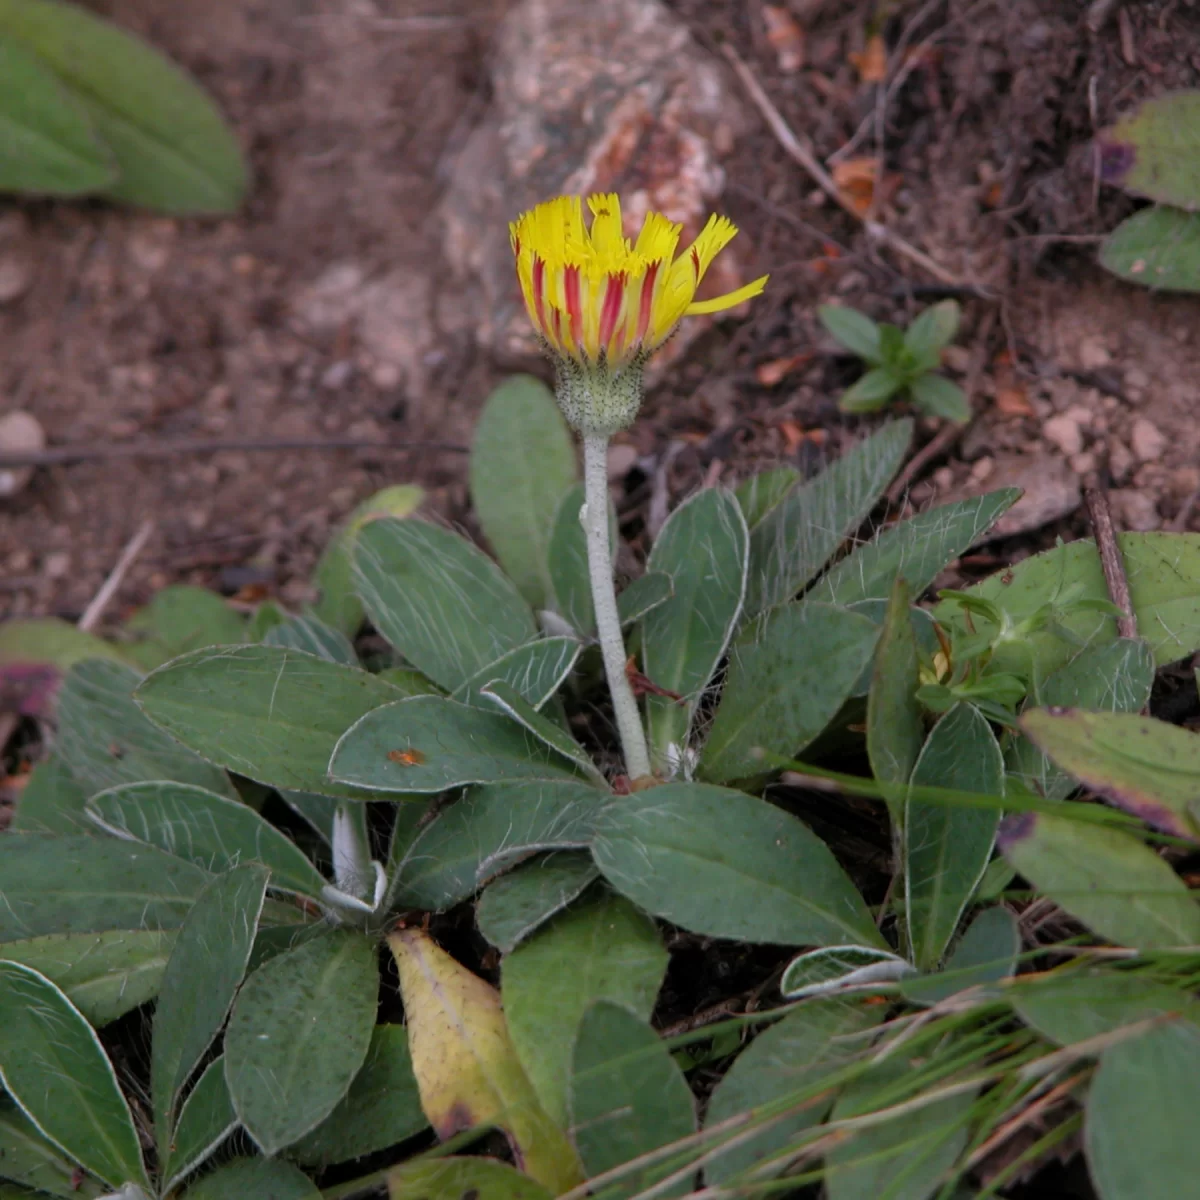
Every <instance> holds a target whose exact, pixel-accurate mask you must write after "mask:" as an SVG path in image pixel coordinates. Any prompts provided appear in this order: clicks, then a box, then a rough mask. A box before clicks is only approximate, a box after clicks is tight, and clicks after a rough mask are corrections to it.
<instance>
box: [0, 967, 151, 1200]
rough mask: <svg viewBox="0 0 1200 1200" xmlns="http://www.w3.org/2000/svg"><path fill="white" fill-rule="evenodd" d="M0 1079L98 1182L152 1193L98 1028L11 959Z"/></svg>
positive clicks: (0, 1001) (0, 1016)
mask: <svg viewBox="0 0 1200 1200" xmlns="http://www.w3.org/2000/svg"><path fill="white" fill-rule="evenodd" d="M0 1082H3V1084H4V1087H5V1090H6V1091H7V1092H8V1094H9V1095H10V1096H11V1097H12V1098H13V1100H15V1101H16V1103H17V1105H18V1106H19V1107H20V1108H21V1111H22V1112H24V1114H25V1115H26V1116H27V1117H28V1118H29V1119H30V1120H31V1121H32V1122H33V1123H34V1125H36V1126H37V1128H38V1131H39V1132H40V1133H41V1134H42V1135H43V1136H44V1137H46V1138H48V1139H49V1140H50V1141H51V1142H53V1143H54V1144H55V1145H56V1146H58V1147H59V1148H60V1149H61V1150H62V1151H64V1153H66V1154H68V1155H70V1156H71V1158H73V1159H74V1160H75V1161H76V1162H77V1163H79V1164H80V1165H81V1166H83V1167H84V1168H85V1169H86V1170H88V1171H90V1172H91V1173H92V1174H93V1175H95V1176H96V1177H97V1178H98V1179H103V1180H104V1182H105V1183H108V1184H110V1185H111V1186H112V1187H113V1188H114V1189H116V1188H120V1187H122V1186H123V1185H124V1184H126V1183H137V1184H140V1185H141V1186H142V1187H143V1188H147V1189H148V1188H149V1186H150V1184H149V1180H148V1179H147V1177H146V1168H145V1167H144V1166H143V1165H142V1152H141V1147H140V1146H139V1145H138V1136H137V1130H136V1129H135V1128H134V1125H133V1116H132V1114H131V1113H130V1111H129V1105H128V1104H126V1102H125V1097H124V1096H123V1095H121V1089H120V1087H119V1086H118V1084H117V1077H116V1074H115V1072H114V1071H113V1069H112V1064H111V1063H110V1062H109V1061H108V1055H106V1054H105V1053H104V1047H103V1046H101V1045H100V1041H99V1039H98V1038H97V1037H96V1034H95V1032H94V1031H93V1030H92V1027H91V1026H90V1025H89V1024H88V1023H87V1021H86V1020H84V1017H83V1014H82V1013H81V1012H80V1011H79V1010H78V1009H77V1008H76V1007H75V1006H74V1005H73V1004H72V1003H71V1002H70V1000H68V999H67V998H66V996H64V995H63V993H62V992H61V991H59V989H58V988H56V987H55V986H54V984H52V983H51V982H50V980H48V979H47V978H46V977H45V976H44V975H39V974H38V973H37V972H36V971H34V970H31V969H30V968H29V967H23V966H21V965H19V964H18V963H11V962H0Z"/></svg>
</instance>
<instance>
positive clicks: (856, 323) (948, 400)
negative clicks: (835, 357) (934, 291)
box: [817, 300, 971, 422]
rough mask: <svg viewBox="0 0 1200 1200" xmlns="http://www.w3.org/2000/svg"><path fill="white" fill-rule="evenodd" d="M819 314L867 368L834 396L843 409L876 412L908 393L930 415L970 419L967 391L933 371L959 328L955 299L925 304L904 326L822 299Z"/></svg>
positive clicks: (834, 334) (824, 323) (916, 404)
mask: <svg viewBox="0 0 1200 1200" xmlns="http://www.w3.org/2000/svg"><path fill="white" fill-rule="evenodd" d="M817 315H818V316H819V317H820V318H821V324H822V325H824V326H825V328H826V329H827V330H828V331H829V332H830V333H831V334H832V335H833V336H834V337H835V338H836V339H837V340H838V341H839V342H840V343H841V344H842V345H843V346H845V347H846V349H847V350H849V351H850V352H851V353H852V354H857V355H858V357H859V358H861V359H862V360H863V361H864V362H866V363H867V365H868V366H869V367H870V370H868V371H867V373H866V374H865V375H864V376H863V377H862V378H861V379H860V380H859V381H858V382H857V383H856V384H854V386H853V387H851V388H849V389H848V390H847V391H846V392H845V393H844V394H843V395H842V398H841V400H839V401H838V407H839V408H841V410H842V411H843V412H860V413H861V412H876V411H878V410H879V409H881V408H883V407H884V405H886V404H887V403H888V401H889V400H891V399H892V398H893V397H894V396H898V395H901V394H907V396H908V398H909V399H910V400H911V401H912V403H913V405H914V407H916V408H917V409H919V410H920V411H921V412H923V413H926V414H928V415H929V416H931V417H945V418H946V420H948V421H958V422H965V421H967V420H969V419H970V416H971V405H970V402H969V401H968V400H967V397H966V393H964V392H963V390H962V388H960V387H959V386H958V384H956V383H952V382H951V381H950V380H949V379H947V378H946V377H945V376H944V375H938V374H937V373H936V368H937V367H939V366H940V365H941V361H942V350H943V349H944V348H945V347H946V346H948V345H949V344H950V342H951V341H952V340H953V339H954V335H955V333H957V332H958V320H959V310H958V305H957V304H955V302H954V301H953V300H943V301H942V302H941V303H940V304H934V305H933V306H932V307H930V308H927V309H926V310H925V311H924V312H923V313H921V315H920V316H919V317H917V319H916V320H915V321H914V322H913V323H912V324H911V325H910V326H909V327H908V328H907V329H906V330H902V329H900V328H899V327H898V326H896V325H888V324H886V323H884V324H880V323H877V322H875V321H872V320H871V318H870V317H868V316H866V315H865V314H864V313H860V312H858V311H857V310H856V309H853V308H839V307H837V306H835V305H832V304H823V305H822V306H821V307H820V308H819V309H818V310H817Z"/></svg>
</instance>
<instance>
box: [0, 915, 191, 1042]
mask: <svg viewBox="0 0 1200 1200" xmlns="http://www.w3.org/2000/svg"><path fill="white" fill-rule="evenodd" d="M174 944H175V932H174V931H173V930H163V929H113V930H109V931H107V932H105V933H45V934H42V935H41V937H34V938H27V939H25V940H24V941H19V942H5V943H4V944H3V945H2V946H0V957H3V958H5V959H7V960H9V961H10V962H18V963H21V964H23V965H24V966H27V967H32V968H33V969H34V970H35V971H37V972H38V973H39V974H41V975H45V977H46V978H47V979H49V980H50V982H51V983H53V984H54V985H55V987H57V988H59V989H60V990H61V991H62V992H63V993H64V994H65V995H66V997H67V999H68V1000H70V1001H71V1003H72V1004H74V1005H75V1007H76V1008H77V1009H79V1011H80V1012H81V1013H83V1015H84V1017H86V1018H87V1021H88V1024H89V1025H92V1026H94V1027H95V1028H97V1029H98V1028H100V1026H102V1025H107V1024H108V1023H109V1022H110V1021H115V1020H116V1019H117V1018H118V1017H123V1016H124V1015H125V1014H126V1013H127V1012H131V1011H132V1010H133V1009H135V1008H137V1007H138V1006H139V1005H141V1004H145V1003H146V1002H147V1001H148V1000H153V999H154V997H155V996H157V995H158V989H159V985H160V983H161V982H162V977H163V971H165V970H166V966H167V959H168V958H169V957H170V954H171V947H172V946H173V945H174Z"/></svg>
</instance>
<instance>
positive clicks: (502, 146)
mask: <svg viewBox="0 0 1200 1200" xmlns="http://www.w3.org/2000/svg"><path fill="white" fill-rule="evenodd" d="M492 76H493V84H494V92H495V99H494V102H493V104H492V107H491V109H490V110H489V112H488V113H487V114H486V115H485V117H484V118H483V120H482V122H481V123H480V124H479V126H477V127H476V128H475V130H474V131H473V132H472V133H471V135H470V136H469V138H468V139H467V142H466V144H465V145H464V147H463V149H462V151H461V152H460V154H459V155H458V158H457V159H456V161H455V162H454V163H453V165H452V167H451V171H450V185H449V188H448V190H447V195H446V198H445V200H444V203H443V206H442V212H441V215H442V220H443V226H444V230H445V250H446V255H447V258H448V259H449V261H450V264H451V266H452V268H453V271H454V272H455V274H456V275H457V276H458V277H459V282H460V284H461V285H462V291H463V296H464V301H465V302H467V303H469V304H470V305H471V308H472V314H473V318H474V322H473V324H474V330H475V336H476V338H477V340H478V342H479V344H480V345H481V347H482V348H484V349H486V350H488V351H489V352H492V353H496V354H499V355H500V356H502V357H505V358H508V357H517V358H522V357H525V356H529V355H537V354H538V353H539V351H538V348H537V344H536V342H535V340H534V337H533V334H532V331H531V329H530V328H529V323H528V320H527V319H526V317H525V313H524V308H523V305H522V303H521V296H520V291H519V289H518V287H517V284H516V278H515V272H514V270H513V262H512V252H511V249H510V246H509V240H508V224H507V223H508V221H509V220H511V219H513V218H515V217H516V216H517V215H518V214H519V213H520V212H521V211H523V210H524V209H527V208H530V207H532V206H533V205H534V204H536V203H538V202H539V201H542V200H546V199H549V198H550V197H552V196H555V195H559V194H566V193H580V194H584V195H586V194H587V193H590V192H597V191H616V192H619V193H620V195H621V199H622V204H623V207H624V212H625V216H626V232H627V233H632V232H635V231H636V229H637V228H638V227H640V225H641V221H642V217H643V216H644V214H645V213H646V212H647V211H648V210H650V209H656V210H658V211H660V212H663V213H665V214H666V215H667V216H669V217H670V218H671V219H672V220H675V221H679V222H681V223H682V224H683V225H684V230H685V237H688V238H690V237H692V236H694V235H695V234H696V233H697V232H699V230H700V228H701V226H702V225H703V223H704V221H705V219H706V218H707V216H708V214H709V213H710V212H711V211H713V209H714V207H715V206H716V205H717V201H718V200H719V197H720V195H721V193H722V191H723V189H724V186H725V174H724V171H723V170H722V168H721V166H720V162H719V158H720V155H721V154H722V153H723V152H727V151H728V150H729V149H730V148H731V147H732V145H733V141H734V139H735V137H736V136H737V135H738V134H739V133H740V132H741V131H742V130H743V129H744V126H745V116H744V110H743V109H742V106H741V104H740V101H739V98H738V97H737V96H736V94H735V93H734V92H733V91H732V84H731V81H730V79H729V78H728V77H727V75H726V74H725V72H724V70H723V69H722V68H721V67H719V66H718V64H717V63H716V62H715V60H714V59H713V58H712V56H711V55H709V54H708V53H707V52H706V51H705V50H703V49H702V48H701V47H700V46H698V45H697V44H696V42H695V41H694V39H693V38H692V36H691V34H690V32H689V31H688V29H687V28H686V26H685V25H684V24H683V23H682V22H681V21H680V20H679V19H678V18H677V17H676V16H675V15H674V14H673V13H672V12H671V11H670V10H669V9H668V8H667V7H666V6H665V5H664V4H662V3H661V0H603V3H593V4H586V5H583V4H578V3H576V2H575V0H521V2H520V3H518V4H517V6H516V7H515V8H514V9H513V10H512V12H510V13H509V14H508V16H507V17H506V18H505V20H504V22H503V23H502V25H501V28H500V31H499V35H498V37H497V43H496V53H495V61H494V66H493V70H492ZM735 248H736V243H735V247H734V248H731V249H735ZM710 277H711V279H712V283H711V287H712V294H715V293H717V292H721V291H728V290H732V289H733V288H736V287H738V286H740V284H741V283H743V282H744V279H743V278H742V273H741V271H740V270H739V268H738V263H737V260H736V257H735V254H734V253H731V250H726V251H725V252H724V253H722V254H721V255H720V256H718V258H717V260H716V262H715V263H714V264H713V267H712V269H711V271H710ZM703 294H708V292H707V288H706V291H705V293H703ZM709 319H710V318H704V319H703V320H694V321H691V322H685V324H684V326H683V328H682V329H681V331H680V335H679V336H677V337H676V338H674V339H673V340H672V341H671V342H670V343H668V345H667V346H666V347H664V348H663V351H662V352H661V353H660V355H659V359H658V362H659V366H660V369H661V366H662V365H663V363H664V362H665V361H668V360H669V359H671V358H674V357H678V356H679V355H680V354H681V353H682V351H683V349H684V348H685V346H686V344H687V340H688V338H689V334H690V336H694V335H695V333H696V332H697V331H698V329H700V328H703V323H704V321H707V320H709Z"/></svg>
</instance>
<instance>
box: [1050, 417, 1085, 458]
mask: <svg viewBox="0 0 1200 1200" xmlns="http://www.w3.org/2000/svg"><path fill="white" fill-rule="evenodd" d="M1042 437H1044V438H1045V439H1046V441H1048V442H1049V443H1050V445H1052V446H1054V447H1055V448H1056V449H1058V450H1061V451H1062V452H1063V453H1064V454H1065V455H1067V457H1068V458H1069V457H1070V456H1071V455H1073V454H1078V453H1079V452H1080V451H1081V450H1082V449H1083V430H1081V429H1080V428H1079V423H1078V422H1077V421H1076V420H1075V419H1074V418H1073V417H1072V416H1070V415H1069V414H1068V413H1061V414H1060V415H1059V416H1057V417H1051V418H1050V419H1049V420H1048V421H1047V422H1046V423H1045V424H1044V425H1043V426H1042Z"/></svg>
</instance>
